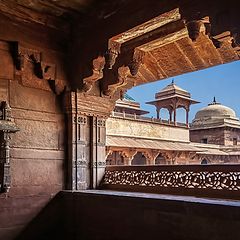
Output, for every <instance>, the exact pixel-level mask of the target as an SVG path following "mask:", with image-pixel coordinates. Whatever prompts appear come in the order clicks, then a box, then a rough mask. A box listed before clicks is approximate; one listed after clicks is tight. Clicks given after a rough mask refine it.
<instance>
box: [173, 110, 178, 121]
mask: <svg viewBox="0 0 240 240" xmlns="http://www.w3.org/2000/svg"><path fill="white" fill-rule="evenodd" d="M173 121H174V125H176V123H177V109H176V108H174V110H173Z"/></svg>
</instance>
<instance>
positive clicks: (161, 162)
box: [155, 153, 167, 165]
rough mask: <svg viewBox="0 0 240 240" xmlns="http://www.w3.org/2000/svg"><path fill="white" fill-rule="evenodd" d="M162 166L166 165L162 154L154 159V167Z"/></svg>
mask: <svg viewBox="0 0 240 240" xmlns="http://www.w3.org/2000/svg"><path fill="white" fill-rule="evenodd" d="M164 164H167V161H166V158H165V157H164V156H163V155H162V153H159V155H158V156H157V158H156V159H155V165H164Z"/></svg>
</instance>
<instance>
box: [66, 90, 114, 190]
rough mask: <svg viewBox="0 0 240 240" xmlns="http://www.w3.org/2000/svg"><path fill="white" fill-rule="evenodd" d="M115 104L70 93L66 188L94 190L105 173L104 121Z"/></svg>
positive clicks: (68, 96) (68, 99)
mask: <svg viewBox="0 0 240 240" xmlns="http://www.w3.org/2000/svg"><path fill="white" fill-rule="evenodd" d="M113 107H114V102H113V101H111V100H110V99H108V98H102V97H97V96H90V95H87V94H85V93H80V92H69V93H67V94H66V97H65V108H66V113H67V117H68V180H67V183H68V184H67V185H68V187H67V188H68V189H71V190H81V189H89V188H91V189H92V188H97V186H98V185H99V183H100V181H101V179H102V177H103V174H104V171H105V165H106V162H105V154H106V152H105V145H106V126H105V124H106V121H105V120H106V118H107V116H108V115H110V113H111V111H112V109H113Z"/></svg>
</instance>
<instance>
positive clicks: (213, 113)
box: [195, 102, 236, 120]
mask: <svg viewBox="0 0 240 240" xmlns="http://www.w3.org/2000/svg"><path fill="white" fill-rule="evenodd" d="M203 118H236V113H235V111H234V110H233V109H231V108H229V107H226V106H224V105H222V104H220V103H216V102H215V103H211V104H209V105H208V106H207V107H204V108H202V109H200V110H199V111H198V112H197V113H196V115H195V120H197V119H203Z"/></svg>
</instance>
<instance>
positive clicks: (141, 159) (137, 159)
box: [132, 152, 147, 165]
mask: <svg viewBox="0 0 240 240" xmlns="http://www.w3.org/2000/svg"><path fill="white" fill-rule="evenodd" d="M146 164H147V160H146V157H145V156H144V154H143V153H141V152H137V154H136V155H135V156H134V158H133V160H132V165H146Z"/></svg>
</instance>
